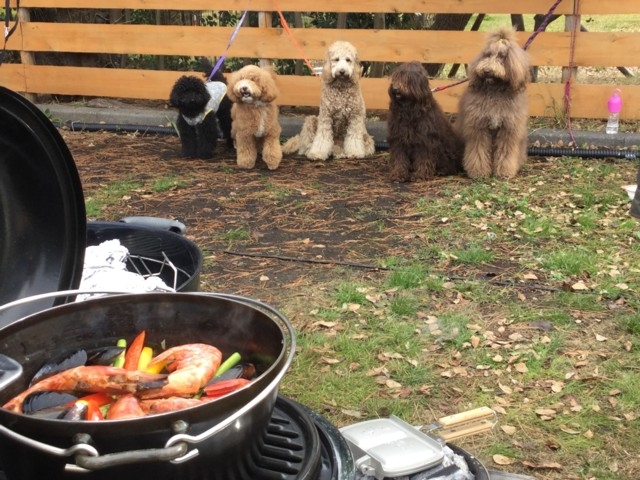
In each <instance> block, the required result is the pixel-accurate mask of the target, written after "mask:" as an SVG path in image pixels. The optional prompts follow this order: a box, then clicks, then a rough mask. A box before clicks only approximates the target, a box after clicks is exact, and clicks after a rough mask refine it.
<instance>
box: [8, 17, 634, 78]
mask: <svg viewBox="0 0 640 480" xmlns="http://www.w3.org/2000/svg"><path fill="white" fill-rule="evenodd" d="M232 31H233V29H232V28H230V27H217V28H212V27H194V26H189V27H185V26H171V25H164V26H161V25H160V26H158V25H120V24H117V25H108V24H106V25H102V24H100V25H98V24H65V23H36V22H28V23H24V24H22V28H21V29H19V30H18V33H17V34H16V35H14V36H12V37H10V38H9V42H8V48H9V49H18V48H22V49H24V50H27V51H56V52H95V53H113V54H118V53H122V54H124V53H129V54H143V55H144V54H150V55H185V56H219V55H222V54H223V53H224V51H225V48H226V45H227V43H228V40H229V38H230V36H231V33H232ZM291 32H292V34H293V38H294V39H295V40H296V41H297V42H298V43H299V44H300V45H301V46H302V48H303V52H304V54H305V55H306V56H307V58H309V59H316V60H319V59H322V58H323V57H324V52H325V50H326V48H327V46H328V45H329V44H330V43H332V42H333V41H335V40H338V39H340V40H347V41H351V42H352V43H353V44H354V45H356V46H357V47H358V53H359V55H360V58H361V59H362V60H366V61H387V62H405V61H410V60H418V61H421V62H425V63H441V62H444V63H466V62H468V61H470V60H471V59H472V58H473V57H474V56H475V55H476V54H477V52H478V46H479V45H481V44H482V43H483V42H484V39H485V37H486V33H484V32H469V31H465V32H452V31H417V30H356V29H348V30H330V31H327V30H320V29H291ZM327 32H329V33H330V34H327ZM529 36H530V33H527V32H519V33H518V39H519V41H520V43H521V44H524V43H525V42H526V40H527V39H528V38H529ZM578 36H579V41H576V50H575V54H574V58H573V60H574V62H575V65H577V66H611V67H615V66H620V65H625V62H626V61H628V60H630V59H638V58H640V32H581V33H578ZM79 39H81V41H80V40H79ZM570 45H571V34H570V33H565V32H556V33H553V32H549V33H542V34H540V35H538V36H537V37H536V38H535V40H534V42H533V43H532V44H531V48H530V49H529V53H530V56H531V60H532V63H533V64H534V65H550V66H567V65H568V64H569V59H570ZM292 55H293V57H292ZM228 57H245V58H271V59H291V58H300V54H299V52H298V50H297V49H296V48H295V44H294V42H293V40H292V38H291V37H289V36H288V35H287V34H286V33H285V32H284V30H281V29H279V28H268V29H265V28H249V27H246V28H242V29H241V30H240V31H239V33H238V35H237V36H236V38H235V40H234V42H233V43H232V45H231V48H230V49H229V52H228Z"/></svg>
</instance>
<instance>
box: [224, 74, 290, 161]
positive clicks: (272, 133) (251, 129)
mask: <svg viewBox="0 0 640 480" xmlns="http://www.w3.org/2000/svg"><path fill="white" fill-rule="evenodd" d="M278 94H279V90H278V87H277V86H276V73H275V72H274V71H273V69H272V68H268V67H265V68H261V67H258V66H256V65H247V66H246V67H243V68H241V69H240V70H238V71H236V72H233V73H232V74H231V75H229V78H228V82H227V95H228V97H229V98H230V99H231V101H232V102H233V105H232V107H231V118H232V124H231V136H232V137H233V139H234V143H235V147H236V161H237V164H238V166H239V167H240V168H253V167H254V166H255V164H256V160H257V158H258V154H259V153H261V154H262V160H264V163H266V164H267V167H268V168H269V170H275V169H276V168H278V166H279V165H280V161H281V160H282V149H281V147H280V132H281V131H282V128H281V127H280V123H279V121H278V115H279V109H278V105H277V104H276V101H275V100H276V98H277V97H278Z"/></svg>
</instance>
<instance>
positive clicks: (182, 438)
mask: <svg viewBox="0 0 640 480" xmlns="http://www.w3.org/2000/svg"><path fill="white" fill-rule="evenodd" d="M187 295H204V296H209V297H216V298H222V299H227V300H233V301H235V302H238V303H244V304H246V305H249V306H252V307H256V308H260V309H263V310H266V311H268V312H269V313H271V314H272V315H273V316H274V317H276V318H277V319H278V320H279V321H280V323H282V324H283V325H284V327H285V329H286V330H287V333H288V335H289V338H290V341H291V346H290V349H289V352H288V355H287V359H286V361H285V365H284V366H283V368H282V369H281V370H280V372H278V374H277V375H276V376H275V377H274V379H273V380H271V383H270V384H269V385H267V387H265V388H264V389H263V390H262V391H261V392H260V393H259V394H258V395H256V396H255V397H253V398H252V399H251V401H249V402H248V403H246V404H245V405H244V406H243V407H242V408H239V409H238V410H236V411H235V412H234V413H233V414H231V415H230V416H228V417H227V418H225V419H224V420H223V421H221V422H220V423H218V424H216V425H214V426H213V427H211V428H210V429H209V430H206V431H204V432H202V433H201V434H199V435H195V436H193V435H188V434H185V433H180V434H177V435H174V436H173V437H171V438H170V439H169V440H167V443H166V444H165V447H167V448H168V447H170V446H173V445H175V444H177V443H180V442H185V443H196V444H197V443H200V442H202V441H204V440H206V439H207V438H209V437H212V436H213V435H215V434H217V433H219V432H221V431H222V430H224V429H225V428H227V427H228V426H229V425H231V424H233V423H234V422H235V421H236V420H238V419H239V418H240V417H242V416H243V415H245V414H246V413H247V412H249V411H251V409H253V408H254V407H255V406H256V405H258V404H260V403H261V402H262V401H263V400H264V399H265V398H266V397H267V396H268V395H269V394H271V392H272V391H273V390H274V389H275V388H277V387H278V385H279V384H280V382H281V381H282V377H284V374H285V373H286V372H287V370H288V369H289V367H290V366H291V363H292V361H293V356H294V354H295V351H296V342H295V331H294V329H293V325H292V324H291V322H290V321H289V320H288V319H287V318H286V317H285V316H283V315H282V314H281V313H280V312H278V311H277V310H276V309H275V308H273V307H271V306H270V305H267V304H265V303H262V302H260V301H258V300H252V299H249V298H245V297H240V296H237V295H231V294H226V293H200V292H196V293H189V294H187ZM198 455H199V452H198V449H197V448H194V449H192V450H189V452H187V453H186V454H185V455H183V456H181V457H178V458H174V459H173V460H171V463H184V462H186V461H188V460H191V459H192V458H194V457H196V456H198Z"/></svg>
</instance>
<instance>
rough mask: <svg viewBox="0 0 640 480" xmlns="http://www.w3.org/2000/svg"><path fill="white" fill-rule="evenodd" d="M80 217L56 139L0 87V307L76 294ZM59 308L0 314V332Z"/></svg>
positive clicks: (71, 171) (78, 196) (82, 231)
mask: <svg viewBox="0 0 640 480" xmlns="http://www.w3.org/2000/svg"><path fill="white" fill-rule="evenodd" d="M85 215H86V212H85V206H84V196H83V193H82V185H81V183H80V177H79V175H78V171H77V169H76V166H75V163H74V161H73V158H72V156H71V153H70V152H69V149H68V148H67V146H66V144H65V143H64V140H63V139H62V137H61V135H60V133H59V132H58V130H57V129H56V128H55V126H54V125H53V124H52V123H51V122H50V121H49V119H48V118H47V117H46V115H45V114H44V113H43V112H41V111H40V109H38V108H37V107H36V106H35V105H33V104H32V103H30V102H29V101H27V100H26V99H25V98H24V97H22V96H21V95H19V94H17V93H15V92H13V91H11V90H9V89H7V88H4V87H0V305H4V304H6V303H10V302H12V301H14V300H18V299H20V298H24V297H29V296H33V295H38V294H41V293H48V292H55V291H60V290H71V289H77V288H78V285H79V284H80V277H81V275H82V267H83V262H84V252H85V242H86V218H85ZM67 300H68V299H65V298H55V299H48V300H42V301H38V302H31V303H28V304H25V305H21V306H19V307H15V308H10V309H6V310H3V311H0V328H2V327H4V326H5V325H8V324H9V323H11V322H13V321H15V320H17V319H19V318H22V317H24V316H27V315H30V314H32V313H35V312H38V311H41V310H44V309H47V308H50V307H51V306H53V305H58V304H62V303H66V301H67Z"/></svg>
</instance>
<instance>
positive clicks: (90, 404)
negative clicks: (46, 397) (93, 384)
mask: <svg viewBox="0 0 640 480" xmlns="http://www.w3.org/2000/svg"><path fill="white" fill-rule="evenodd" d="M75 403H84V404H85V405H86V406H87V420H104V415H103V414H102V410H101V407H103V406H105V405H108V404H110V403H113V398H111V396H110V395H107V394H106V393H92V394H91V395H86V396H84V397H81V398H79V399H77V400H75V401H73V402H69V404H68V405H69V406H70V407H71V406H73V404H75Z"/></svg>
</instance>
